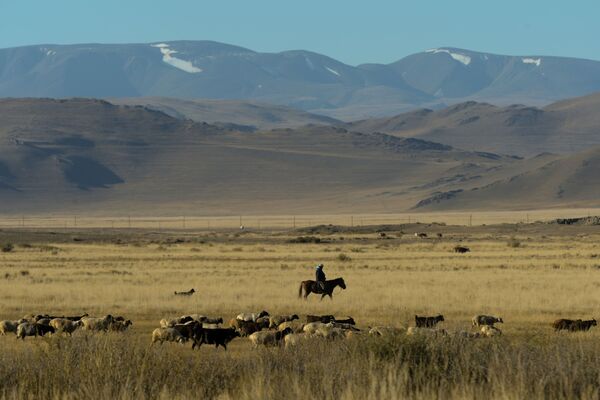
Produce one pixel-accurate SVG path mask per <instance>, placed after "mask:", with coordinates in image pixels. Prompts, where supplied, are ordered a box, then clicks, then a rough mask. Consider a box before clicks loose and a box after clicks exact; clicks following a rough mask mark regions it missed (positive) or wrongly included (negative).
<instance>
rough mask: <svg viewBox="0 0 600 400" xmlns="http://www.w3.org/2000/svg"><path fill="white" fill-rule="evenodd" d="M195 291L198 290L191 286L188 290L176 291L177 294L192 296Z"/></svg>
mask: <svg viewBox="0 0 600 400" xmlns="http://www.w3.org/2000/svg"><path fill="white" fill-rule="evenodd" d="M194 293H196V290H195V289H194V288H191V289H190V290H188V291H187V292H178V291H175V296H191V295H193V294H194Z"/></svg>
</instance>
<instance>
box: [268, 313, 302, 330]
mask: <svg viewBox="0 0 600 400" xmlns="http://www.w3.org/2000/svg"><path fill="white" fill-rule="evenodd" d="M299 318H300V317H298V315H297V314H293V315H273V316H271V317H269V328H270V329H274V328H277V327H278V326H279V325H281V324H282V323H284V322H287V321H293V320H295V319H299Z"/></svg>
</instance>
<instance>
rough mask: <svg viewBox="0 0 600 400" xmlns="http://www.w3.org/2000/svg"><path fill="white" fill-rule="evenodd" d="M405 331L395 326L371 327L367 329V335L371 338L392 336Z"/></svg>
mask: <svg viewBox="0 0 600 400" xmlns="http://www.w3.org/2000/svg"><path fill="white" fill-rule="evenodd" d="M405 331H406V329H404V328H397V327H395V326H373V327H371V328H369V335H371V336H383V337H387V336H394V335H398V334H401V333H404V332H405Z"/></svg>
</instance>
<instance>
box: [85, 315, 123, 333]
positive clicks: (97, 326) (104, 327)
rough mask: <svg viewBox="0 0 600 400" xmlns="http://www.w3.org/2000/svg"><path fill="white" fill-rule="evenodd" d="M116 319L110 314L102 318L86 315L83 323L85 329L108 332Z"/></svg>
mask: <svg viewBox="0 0 600 400" xmlns="http://www.w3.org/2000/svg"><path fill="white" fill-rule="evenodd" d="M114 321H115V319H114V317H113V316H112V315H110V314H108V315H106V316H104V317H102V318H92V317H84V318H82V319H81V322H82V323H83V329H84V330H88V331H96V332H99V331H104V332H107V331H108V330H109V329H110V326H111V325H112V323H113V322H114Z"/></svg>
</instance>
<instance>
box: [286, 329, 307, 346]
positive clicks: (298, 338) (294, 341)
mask: <svg viewBox="0 0 600 400" xmlns="http://www.w3.org/2000/svg"><path fill="white" fill-rule="evenodd" d="M307 339H310V336H309V335H307V334H306V333H290V334H287V335H285V338H284V339H283V342H284V344H285V348H286V349H287V348H290V347H292V346H297V345H299V344H300V343H301V342H303V341H305V340H307Z"/></svg>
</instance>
